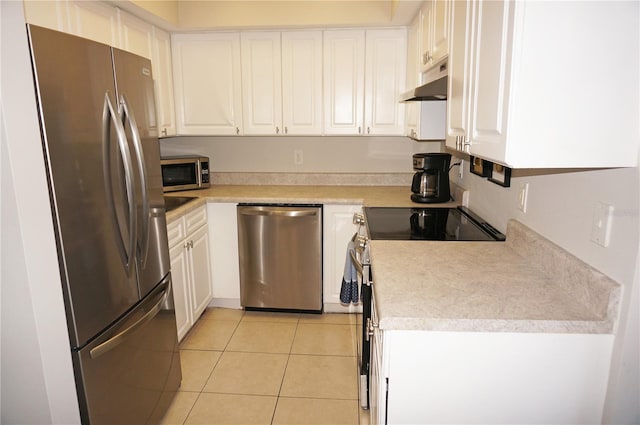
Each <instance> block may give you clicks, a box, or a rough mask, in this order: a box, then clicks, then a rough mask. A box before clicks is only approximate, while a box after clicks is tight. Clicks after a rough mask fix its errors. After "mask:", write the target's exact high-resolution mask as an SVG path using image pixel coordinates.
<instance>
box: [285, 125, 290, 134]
mask: <svg viewBox="0 0 640 425" xmlns="http://www.w3.org/2000/svg"><path fill="white" fill-rule="evenodd" d="M284 134H289V128H287V127H286V126H285V128H284Z"/></svg>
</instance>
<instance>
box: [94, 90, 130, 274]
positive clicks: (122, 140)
mask: <svg viewBox="0 0 640 425" xmlns="http://www.w3.org/2000/svg"><path fill="white" fill-rule="evenodd" d="M118 117H119V114H118V112H116V109H115V108H114V107H113V102H111V97H110V95H109V91H108V90H107V91H106V92H105V94H104V107H103V110H102V147H103V168H104V180H105V187H106V189H107V190H106V192H107V199H108V203H109V205H110V210H111V218H112V220H113V222H114V224H115V226H114V227H113V228H114V231H115V232H116V233H117V235H116V244H117V246H118V251H119V252H120V259H121V260H122V264H123V266H124V268H125V270H126V272H127V274H129V275H130V274H131V272H132V271H133V265H134V262H135V249H136V233H137V217H136V208H135V206H136V196H135V193H134V189H135V187H134V182H133V171H132V168H133V167H132V165H131V153H130V152H129V147H128V145H127V136H126V133H125V130H124V126H123V125H122V123H121V122H120V120H119V119H118ZM112 123H113V127H114V128H115V130H116V138H117V140H118V150H119V151H120V155H121V156H122V163H123V167H124V178H125V186H126V191H127V202H128V204H129V205H128V209H129V211H128V212H129V241H128V242H129V246H128V249H127V247H126V246H125V242H124V238H123V237H122V234H121V232H120V230H119V229H120V226H119V225H118V215H117V213H116V206H115V199H114V197H113V184H112V181H111V178H112V175H111V172H112V171H113V164H111V149H110V147H111V146H110V145H111V124H112Z"/></svg>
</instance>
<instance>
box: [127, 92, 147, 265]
mask: <svg viewBox="0 0 640 425" xmlns="http://www.w3.org/2000/svg"><path fill="white" fill-rule="evenodd" d="M120 105H121V107H122V112H123V114H122V118H123V120H125V123H126V122H128V123H129V127H130V128H131V136H132V138H133V147H134V149H135V152H136V162H137V165H138V173H139V174H140V187H141V188H142V194H141V195H142V217H143V221H142V232H141V233H142V236H141V239H142V240H140V241H138V243H140V244H141V247H140V265H141V267H142V268H144V265H145V264H146V262H147V254H148V252H149V214H150V209H149V192H148V189H147V169H146V165H145V158H144V151H143V150H142V140H141V139H140V132H139V131H138V125H137V122H136V117H135V115H134V114H133V110H132V109H130V108H129V102H127V98H126V97H125V95H124V94H123V95H121V96H120ZM125 125H126V124H125Z"/></svg>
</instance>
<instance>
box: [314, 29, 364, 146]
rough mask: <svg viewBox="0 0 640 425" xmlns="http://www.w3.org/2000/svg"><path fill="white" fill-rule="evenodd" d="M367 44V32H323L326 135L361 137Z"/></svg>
mask: <svg viewBox="0 0 640 425" xmlns="http://www.w3.org/2000/svg"><path fill="white" fill-rule="evenodd" d="M364 44H365V33H364V31H360V30H335V31H333V30H332V31H325V32H324V46H323V51H324V55H323V57H324V62H323V68H324V77H323V79H324V133H325V134H362V130H363V128H362V127H363V114H364V109H363V105H364Z"/></svg>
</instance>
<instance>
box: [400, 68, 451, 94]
mask: <svg viewBox="0 0 640 425" xmlns="http://www.w3.org/2000/svg"><path fill="white" fill-rule="evenodd" d="M447 65H448V64H447V60H446V59H445V60H444V61H443V62H441V63H440V64H438V65H436V66H434V67H433V68H431V69H430V70H429V71H427V72H425V73H424V75H423V78H424V80H425V81H426V82H425V83H424V84H422V85H421V86H418V87H416V88H415V89H413V90H409V91H408V92H405V93H403V94H402V96H401V100H402V101H405V102H407V101H426V100H445V99H446V98H447V85H448V76H447V74H448V72H447Z"/></svg>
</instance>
